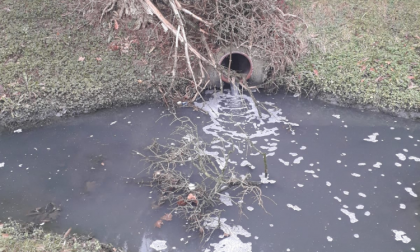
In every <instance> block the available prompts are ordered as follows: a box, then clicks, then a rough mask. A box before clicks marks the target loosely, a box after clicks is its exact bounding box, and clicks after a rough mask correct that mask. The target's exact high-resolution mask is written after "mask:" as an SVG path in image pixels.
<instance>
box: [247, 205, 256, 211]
mask: <svg viewBox="0 0 420 252" xmlns="http://www.w3.org/2000/svg"><path fill="white" fill-rule="evenodd" d="M246 209H248V211H250V212H252V211H254V208H253V207H252V206H247V207H246Z"/></svg>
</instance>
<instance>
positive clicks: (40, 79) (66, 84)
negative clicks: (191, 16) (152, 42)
mask: <svg viewBox="0 0 420 252" xmlns="http://www.w3.org/2000/svg"><path fill="white" fill-rule="evenodd" d="M0 36H1V37H2V45H1V46H0V86H1V87H0V126H1V125H3V126H9V127H12V126H16V125H21V124H25V123H28V122H29V123H30V122H31V121H32V122H37V121H42V120H44V119H46V118H50V117H55V116H56V114H57V113H61V114H63V112H64V111H65V112H66V113H64V114H65V115H66V114H70V115H71V114H75V113H83V112H90V111H94V110H96V109H100V108H105V107H111V106H118V105H126V104H138V103H142V102H145V101H151V100H154V99H156V98H157V97H158V95H157V94H158V90H156V89H155V88H154V87H151V85H150V82H151V80H152V79H153V76H152V75H151V69H152V67H153V65H148V64H138V62H142V61H143V60H145V57H146V56H147V55H146V53H143V52H144V51H145V50H144V49H143V47H142V45H134V44H133V46H132V49H131V50H130V52H129V53H127V54H123V55H121V54H120V52H119V51H112V50H110V49H109V43H108V42H109V41H115V40H117V37H123V36H124V34H123V33H122V32H120V31H118V32H114V31H112V30H110V29H109V28H108V26H107V25H105V23H103V24H101V25H100V24H97V25H96V27H94V26H91V25H89V24H88V22H87V21H86V20H85V19H84V17H82V15H81V14H79V13H78V12H77V11H73V9H70V8H69V7H68V3H67V2H66V1H60V0H30V1H29V0H26V1H15V0H3V1H0ZM79 57H84V58H85V59H84V61H78V59H79ZM99 57H100V58H101V59H102V60H101V61H98V60H97V58H99ZM136 62H137V63H136ZM146 62H147V59H146ZM140 79H141V80H142V82H141V83H139V82H138V80H140ZM2 89H3V91H1V90H2Z"/></svg>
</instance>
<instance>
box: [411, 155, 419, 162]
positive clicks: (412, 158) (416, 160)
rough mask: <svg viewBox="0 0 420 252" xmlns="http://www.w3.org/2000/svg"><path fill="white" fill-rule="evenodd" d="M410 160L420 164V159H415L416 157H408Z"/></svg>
mask: <svg viewBox="0 0 420 252" xmlns="http://www.w3.org/2000/svg"><path fill="white" fill-rule="evenodd" d="M408 159H410V160H414V161H415V162H420V158H418V157H415V156H410V157H408Z"/></svg>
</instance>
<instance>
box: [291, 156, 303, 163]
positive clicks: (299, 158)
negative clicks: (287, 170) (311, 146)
mask: <svg viewBox="0 0 420 252" xmlns="http://www.w3.org/2000/svg"><path fill="white" fill-rule="evenodd" d="M302 160H303V157H298V158H296V159H295V160H294V161H293V163H294V164H300V161H302Z"/></svg>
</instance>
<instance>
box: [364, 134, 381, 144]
mask: <svg viewBox="0 0 420 252" xmlns="http://www.w3.org/2000/svg"><path fill="white" fill-rule="evenodd" d="M377 136H379V133H373V134H372V135H369V136H368V138H365V139H363V140H365V141H367V142H372V143H376V142H378V140H377V139H376V137H377Z"/></svg>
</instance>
